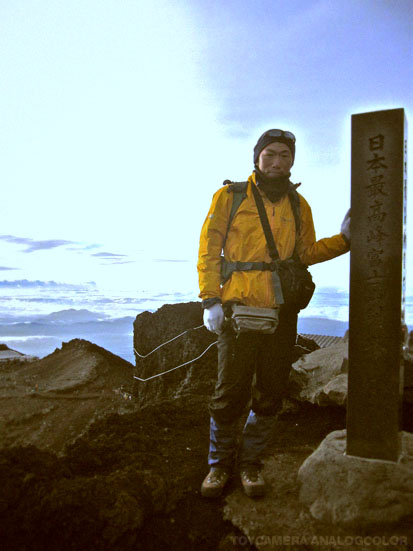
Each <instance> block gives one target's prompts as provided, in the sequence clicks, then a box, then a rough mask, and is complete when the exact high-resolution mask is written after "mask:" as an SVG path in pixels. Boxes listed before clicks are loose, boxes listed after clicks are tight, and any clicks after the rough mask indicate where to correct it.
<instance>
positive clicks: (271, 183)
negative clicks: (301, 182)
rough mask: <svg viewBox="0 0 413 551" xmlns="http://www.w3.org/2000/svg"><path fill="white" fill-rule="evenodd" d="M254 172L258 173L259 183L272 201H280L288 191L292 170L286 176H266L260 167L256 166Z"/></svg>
mask: <svg viewBox="0 0 413 551" xmlns="http://www.w3.org/2000/svg"><path fill="white" fill-rule="evenodd" d="M254 172H255V174H256V179H257V185H258V186H259V188H260V189H262V191H263V192H264V193H265V195H266V196H267V197H268V199H269V200H270V201H271V202H272V203H276V202H277V201H279V200H280V199H281V197H283V196H284V195H285V194H286V193H287V192H288V188H289V187H290V176H291V172H289V173H288V174H287V175H286V176H275V177H272V178H270V177H269V176H266V175H265V174H264V173H263V172H261V170H260V169H259V168H256V169H255V170H254Z"/></svg>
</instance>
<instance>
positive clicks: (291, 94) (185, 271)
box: [0, 0, 413, 292]
mask: <svg viewBox="0 0 413 551" xmlns="http://www.w3.org/2000/svg"><path fill="white" fill-rule="evenodd" d="M412 10H413V8H412V4H411V2H410V0H347V1H346V2H343V1H342V0H307V1H306V2H303V1H302V0H289V1H288V2H287V1H285V0H250V1H247V0H226V1H225V2H222V0H175V1H172V0H151V2H148V1H142V0H121V1H119V0H70V1H69V0H15V1H13V2H10V1H9V0H0V124H1V132H0V182H1V196H0V206H1V211H0V212H1V217H0V280H8V281H13V280H20V279H28V280H41V281H56V282H64V283H79V284H80V283H85V282H88V281H95V282H96V283H97V285H99V286H102V287H106V288H111V287H113V288H114V289H115V288H123V289H134V290H137V291H139V290H140V289H142V290H144V289H153V290H162V291H164V292H170V291H173V290H176V291H183V292H186V291H188V290H189V289H195V290H196V287H197V274H196V257H197V250H198V243H199V233H200V229H201V226H202V223H203V221H204V218H205V216H206V214H207V211H208V209H209V205H210V202H211V199H212V195H213V193H214V192H215V191H216V190H217V189H219V188H220V186H221V185H222V182H223V181H224V180H225V179H227V178H229V179H232V180H245V179H246V178H247V177H248V176H249V174H250V173H251V172H252V169H253V162H252V150H253V147H254V145H255V143H256V141H257V139H258V137H259V136H260V134H261V133H262V132H263V131H264V130H266V129H268V128H284V129H288V130H290V131H292V132H294V134H295V135H296V137H297V154H296V161H295V164H294V166H293V169H292V181H294V182H302V186H301V187H300V192H301V193H302V194H303V195H304V196H305V198H306V199H307V201H308V202H309V203H310V205H311V207H312V211H313V217H314V221H315V228H316V233H317V237H318V238H322V237H327V236H330V235H334V234H336V233H338V232H339V230H340V225H341V221H342V219H343V217H344V215H345V213H346V211H347V209H348V208H349V205H350V163H351V159H350V144H351V136H350V132H351V115H352V114H356V113H363V112H366V111H375V110H381V109H393V108H400V107H403V108H404V109H405V112H406V117H407V120H408V122H409V121H410V123H411V124H413V122H412V121H413V116H412V114H413V105H412V72H411V71H412V69H411V68H412V67H413V63H412V61H413V60H412V41H411V36H412ZM410 143H411V142H410ZM411 152H412V147H411V145H409V154H410V155H409V156H410V158H412V155H411ZM412 205H413V195H412V193H408V228H407V230H408V235H407V247H408V251H407V266H406V272H407V289H408V291H409V292H413V255H412V254H409V253H411V252H412V251H413V248H412V245H411V243H413V208H412ZM410 236H411V237H410ZM311 271H312V274H313V277H314V279H315V282H316V283H317V285H319V286H332V285H337V286H340V287H343V288H347V287H348V281H349V255H345V256H343V257H340V258H338V259H334V260H332V261H329V262H327V263H323V264H320V265H317V266H314V267H312V268H311Z"/></svg>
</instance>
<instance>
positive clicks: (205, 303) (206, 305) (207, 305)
mask: <svg viewBox="0 0 413 551" xmlns="http://www.w3.org/2000/svg"><path fill="white" fill-rule="evenodd" d="M221 303H222V301H221V299H220V298H219V297H212V298H206V299H205V300H203V301H202V308H203V309H204V310H206V309H207V308H211V306H214V304H221Z"/></svg>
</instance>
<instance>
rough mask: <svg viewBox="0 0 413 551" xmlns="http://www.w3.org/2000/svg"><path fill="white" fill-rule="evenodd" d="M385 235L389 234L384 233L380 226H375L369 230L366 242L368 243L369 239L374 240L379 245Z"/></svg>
mask: <svg viewBox="0 0 413 551" xmlns="http://www.w3.org/2000/svg"><path fill="white" fill-rule="evenodd" d="M386 237H389V234H388V233H384V231H382V229H381V228H379V227H377V228H375V229H373V230H369V232H368V234H367V242H368V243H370V241H375V242H377V243H378V244H379V245H381V243H382V241H384V239H385V238H386Z"/></svg>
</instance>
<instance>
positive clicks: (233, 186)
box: [222, 180, 248, 248]
mask: <svg viewBox="0 0 413 551" xmlns="http://www.w3.org/2000/svg"><path fill="white" fill-rule="evenodd" d="M223 185H224V186H228V187H227V192H228V193H232V194H233V197H232V206H231V212H230V213H229V218H228V224H227V231H226V233H225V237H224V241H223V243H222V248H224V247H225V243H226V241H227V236H228V232H229V228H230V226H231V224H232V220H233V219H234V216H235V214H236V212H237V210H238V209H239V207H240V205H241V203H242V202H243V200H244V199H245V198H246V197H247V188H248V182H231V180H224V183H223Z"/></svg>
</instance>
